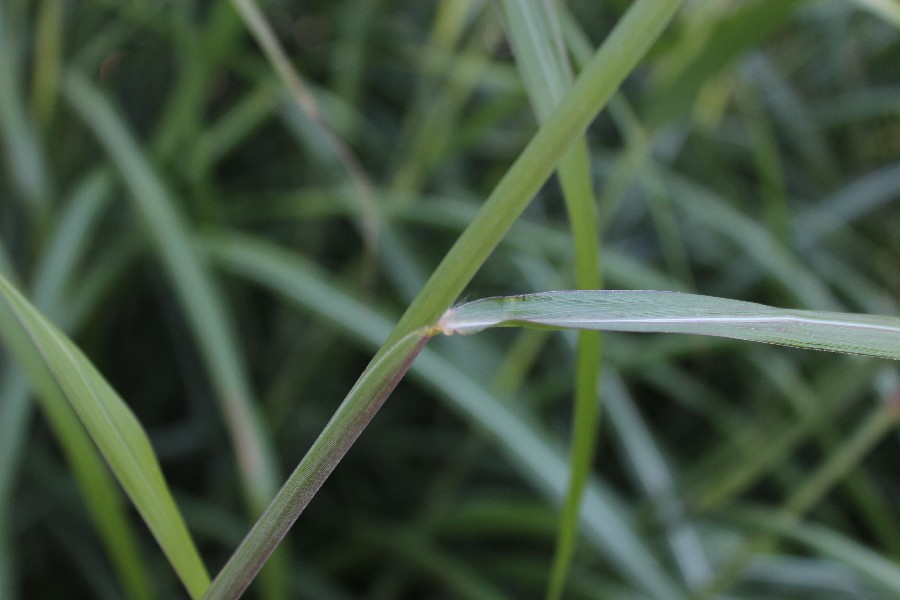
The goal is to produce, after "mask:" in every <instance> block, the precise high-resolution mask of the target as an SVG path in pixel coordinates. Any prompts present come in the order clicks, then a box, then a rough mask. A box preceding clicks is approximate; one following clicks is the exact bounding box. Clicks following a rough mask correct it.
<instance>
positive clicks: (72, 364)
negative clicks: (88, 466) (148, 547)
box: [0, 277, 209, 598]
mask: <svg viewBox="0 0 900 600" xmlns="http://www.w3.org/2000/svg"><path fill="white" fill-rule="evenodd" d="M0 335H2V337H3V339H4V341H5V342H6V343H7V345H8V346H9V347H10V348H11V350H12V353H13V355H14V356H15V357H16V358H17V359H18V360H19V362H20V363H21V364H22V365H23V367H24V368H25V370H26V372H27V374H28V375H29V377H30V379H31V381H32V384H33V385H34V386H35V387H36V388H37V389H38V390H44V389H46V388H47V387H48V386H58V388H59V390H61V391H62V394H63V395H64V396H65V398H66V399H67V400H68V401H69V402H70V403H71V405H72V408H74V409H75V412H76V413H77V414H78V417H79V418H80V419H81V422H82V423H83V424H84V426H85V428H86V429H87V431H88V433H89V434H90V436H91V438H92V439H93V440H94V443H95V444H97V447H98V448H99V449H100V452H101V453H102V454H103V456H104V458H105V459H106V461H107V463H108V464H109V466H110V468H111V469H112V471H113V473H115V475H116V478H117V479H118V480H119V482H120V483H121V484H122V487H123V488H124V489H125V492H126V493H127V494H128V496H129V497H130V498H131V501H132V502H133V503H134V505H135V507H136V508H137V510H138V512H139V513H140V514H141V516H142V517H143V519H144V521H145V522H146V523H147V526H148V527H149V528H150V530H151V531H152V533H153V535H154V537H156V540H157V542H159V545H160V547H161V548H162V549H163V552H164V553H165V554H166V556H167V557H168V559H169V561H170V562H171V564H172V566H173V567H174V568H175V571H176V572H177V573H178V576H179V577H180V578H181V581H182V582H183V583H184V586H185V587H186V588H187V590H188V591H189V592H190V594H191V597H193V598H198V597H200V595H201V594H202V593H203V591H204V590H205V589H206V587H207V585H208V584H209V577H208V576H207V573H206V569H205V567H204V566H203V562H202V561H201V560H200V555H199V554H198V553H197V550H196V548H195V547H194V542H193V540H192V539H191V536H190V534H189V533H188V531H187V527H186V526H185V524H184V521H183V520H182V517H181V513H180V512H179V511H178V508H177V506H176V505H175V501H174V500H173V499H172V495H171V493H170V492H169V488H168V486H167V485H166V482H165V479H164V477H163V474H162V470H161V469H160V467H159V463H158V462H157V460H156V455H155V454H154V452H153V448H152V446H151V445H150V440H149V439H148V438H147V435H146V433H145V432H144V430H143V428H142V427H141V425H140V423H138V421H137V419H136V418H135V416H134V414H132V412H131V410H130V409H129V408H128V406H127V405H126V404H125V403H124V402H123V401H122V399H121V398H119V397H118V395H117V394H116V393H115V391H114V390H113V389H112V388H111V387H110V386H109V384H108V383H107V382H106V380H105V379H104V378H103V377H102V376H101V375H100V373H98V372H97V370H96V369H95V368H94V366H93V365H92V364H91V362H90V361H89V360H88V359H87V358H86V357H85V356H84V354H82V353H81V351H80V350H79V349H78V348H77V347H76V346H75V345H74V344H73V343H72V342H71V341H70V340H69V339H68V338H67V337H66V336H65V335H64V334H63V333H62V332H60V331H59V330H58V329H57V328H56V327H55V326H54V325H52V324H51V323H50V322H49V321H48V320H47V319H46V318H44V317H43V316H42V315H41V314H40V312H38V311H37V309H35V308H34V307H33V306H32V305H31V304H30V303H29V302H28V301H27V300H26V299H25V298H24V297H22V295H21V294H19V292H18V291H17V290H16V289H15V288H14V287H13V286H12V285H11V284H10V283H9V282H8V281H6V279H4V278H2V277H0Z"/></svg>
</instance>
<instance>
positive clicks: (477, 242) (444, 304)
mask: <svg viewBox="0 0 900 600" xmlns="http://www.w3.org/2000/svg"><path fill="white" fill-rule="evenodd" d="M681 2H682V0H638V1H637V2H635V3H634V4H633V5H632V6H631V8H630V9H629V11H628V13H626V15H625V16H624V17H623V18H622V19H621V21H620V22H619V23H618V25H617V26H616V28H615V29H614V30H613V32H612V33H611V34H610V36H609V38H607V40H606V42H604V44H603V46H602V47H601V48H600V49H599V50H598V51H597V53H596V55H595V56H594V58H593V59H592V60H591V62H590V63H589V64H588V66H587V67H586V68H585V69H584V71H583V72H582V74H581V75H580V76H579V78H578V80H577V81H576V82H575V85H574V86H573V87H572V89H571V90H570V91H569V93H568V94H567V95H566V97H565V98H564V99H563V101H562V103H561V104H560V105H559V107H558V108H557V109H556V110H555V111H554V112H553V115H552V116H551V117H550V118H549V119H548V120H547V122H546V123H544V125H542V126H541V128H540V130H539V131H538V133H537V134H536V135H535V137H534V138H533V139H532V141H531V142H530V143H529V145H528V147H527V148H526V149H525V150H524V151H523V153H522V155H521V156H520V157H519V158H518V159H517V160H516V162H515V163H514V165H513V166H512V167H511V168H510V170H509V171H508V172H507V173H506V175H505V176H504V177H503V179H502V180H501V182H500V183H498V185H497V187H496V188H495V189H494V192H493V193H492V194H491V196H490V197H489V198H488V200H487V202H486V203H485V204H484V207H483V208H482V210H481V212H479V214H478V216H477V217H476V219H475V220H474V221H473V222H472V224H471V225H470V226H469V227H468V228H467V229H466V231H465V232H463V234H462V235H461V236H460V238H459V239H458V240H457V241H456V243H455V244H454V246H453V247H452V248H451V250H450V251H449V252H448V253H447V255H446V256H445V257H444V259H443V260H442V261H441V263H440V265H439V266H438V267H437V269H436V270H435V271H434V272H433V273H432V276H431V278H430V279H429V280H428V282H427V283H426V284H425V286H424V287H423V288H422V290H421V291H420V293H419V294H418V296H417V297H416V299H415V300H413V302H412V304H411V305H410V306H409V308H408V309H407V311H406V313H405V314H404V315H403V317H402V318H401V319H400V322H399V323H398V324H397V326H396V327H395V328H394V330H393V332H392V333H391V335H390V336H389V337H388V339H387V341H385V342H384V344H383V345H382V346H381V349H380V350H379V351H378V353H376V355H375V357H374V358H373V359H372V362H371V363H370V364H369V367H367V369H366V371H365V372H364V373H363V374H362V375H361V377H360V381H365V380H367V379H371V378H372V377H373V376H374V375H373V370H375V369H378V370H386V371H391V367H393V369H394V370H395V371H394V372H396V369H398V368H400V367H403V366H405V365H404V363H405V362H406V361H407V360H408V359H409V357H408V355H407V354H406V353H405V352H397V351H396V348H397V344H398V343H401V341H402V340H407V339H409V336H412V337H413V339H415V336H416V335H419V333H418V332H420V331H422V330H423V328H431V327H433V326H434V324H435V323H436V322H437V320H438V319H439V318H440V316H441V315H442V314H443V313H444V312H445V311H446V310H447V308H448V307H449V306H450V305H451V304H452V303H453V302H454V300H455V299H456V298H457V297H458V296H459V294H460V293H461V292H462V290H463V288H464V287H465V286H466V285H467V284H468V283H469V281H470V280H471V279H472V277H473V276H474V275H475V273H476V272H477V270H478V269H479V268H480V267H481V265H482V264H483V263H484V262H485V260H487V257H488V256H489V255H490V253H491V252H492V251H493V249H494V248H496V247H497V245H498V244H499V243H500V241H501V239H502V238H503V236H504V234H505V233H506V232H507V231H508V230H509V228H510V227H511V226H512V224H513V223H514V222H515V220H516V219H517V218H518V216H519V215H520V214H521V213H522V211H523V210H524V209H525V207H526V206H527V204H528V202H529V201H530V200H531V198H532V197H533V196H534V194H535V193H536V192H537V191H538V189H539V188H540V187H541V185H543V183H544V182H545V181H546V180H547V178H548V177H549V176H550V175H551V173H552V172H553V169H554V166H555V162H556V161H557V160H558V157H559V156H560V155H561V154H562V153H563V152H565V150H566V149H567V148H568V147H569V146H570V145H571V143H572V141H573V140H574V139H576V138H577V137H578V136H579V135H580V134H581V133H583V132H584V130H585V129H586V128H587V126H588V124H589V123H590V122H591V121H592V120H593V119H594V117H595V116H596V114H597V111H598V110H600V108H602V107H603V105H604V104H605V103H606V102H607V101H608V99H609V98H610V97H611V96H612V94H613V93H614V92H615V90H616V89H617V88H618V86H619V85H620V84H621V83H622V81H624V79H625V78H626V77H627V76H628V75H629V74H630V73H631V71H632V70H633V69H634V67H635V65H636V64H637V63H638V61H639V60H640V59H641V58H642V57H643V56H644V54H645V53H646V52H647V50H649V48H650V46H651V45H652V43H653V42H654V41H655V40H656V39H657V37H658V36H659V35H660V34H661V33H662V30H663V29H664V28H665V26H666V25H667V24H668V22H669V20H670V19H671V18H672V16H673V15H674V14H675V12H676V11H677V10H678V8H679V7H680V6H681ZM389 356H392V358H391V359H390V362H391V363H393V365H390V364H388V365H385V364H384V361H383V360H382V359H383V358H385V357H389ZM407 368H408V367H407ZM404 372H405V369H404ZM384 389H386V388H384V387H383V386H381V385H375V384H366V385H363V386H362V387H360V386H354V388H353V390H352V391H351V393H350V395H348V396H347V398H346V399H345V401H344V404H342V406H341V408H339V409H338V415H340V418H341V419H343V418H346V417H347V415H346V413H345V410H363V411H365V410H368V409H369V407H372V406H375V407H377V406H378V405H379V402H378V401H379V398H378V394H380V393H382V392H383V391H384ZM338 415H336V417H337V416H338ZM332 433H338V431H334V432H331V431H329V432H328V435H331V434H332ZM343 433H344V435H346V431H344V432H343ZM323 435H325V433H324V432H323ZM356 435H358V432H356ZM353 439H355V435H354V437H353ZM350 441H351V443H352V439H351V440H350ZM344 451H346V449H344ZM315 454H316V453H312V452H311V453H310V454H308V455H307V456H310V457H311V460H312V461H313V463H314V464H312V465H311V466H310V467H304V468H303V469H300V467H298V470H299V471H304V470H306V469H307V468H309V469H311V471H310V472H308V473H306V474H304V475H303V478H306V477H307V476H312V477H313V479H312V481H313V483H314V484H315V485H310V484H309V482H307V483H305V484H303V485H305V486H306V487H307V493H308V494H310V495H309V496H303V495H301V496H299V497H297V496H296V494H297V482H296V481H292V480H289V484H287V485H286V486H285V487H284V488H282V491H280V492H279V495H278V496H276V498H275V499H274V500H273V503H272V506H276V507H278V510H277V511H276V512H278V513H279V514H278V515H277V518H279V519H281V522H280V523H275V522H264V523H263V525H262V526H261V528H260V529H259V530H257V531H253V530H251V533H250V535H249V536H248V538H246V539H245V540H244V542H242V544H241V546H240V547H239V548H238V549H237V551H236V553H235V555H234V556H233V558H234V559H235V560H231V561H229V563H228V564H227V565H226V567H225V568H224V569H223V571H221V572H220V574H219V575H218V576H217V579H220V580H221V581H223V582H226V583H224V584H223V585H221V586H219V587H218V588H217V589H216V590H215V591H214V592H213V593H211V594H210V596H209V597H210V598H224V597H229V594H233V593H235V592H238V593H239V592H240V590H241V589H243V587H241V586H246V585H248V584H249V581H250V579H252V578H253V577H254V576H255V574H256V572H257V570H258V569H259V568H260V566H261V565H262V564H263V563H264V562H265V560H266V559H267V558H268V554H269V553H270V552H271V551H272V549H273V548H274V547H275V544H277V543H278V542H279V541H280V539H281V537H283V536H284V534H285V533H287V530H288V529H289V528H290V527H291V525H293V523H294V520H295V519H296V518H297V515H298V514H299V511H295V510H293V508H292V507H289V506H279V505H280V504H281V503H282V502H285V501H294V500H297V501H302V502H300V504H301V506H300V510H302V507H303V506H305V505H306V503H307V502H308V501H309V500H310V498H311V494H314V493H315V491H316V490H317V489H318V487H317V486H318V485H321V481H318V482H317V483H316V478H317V477H318V476H319V475H318V474H317V473H318V472H319V470H320V465H316V464H315V463H317V462H318V461H320V460H321V459H322V457H321V456H316V455H315ZM341 456H343V452H341V453H340V454H339V455H337V456H336V458H335V459H333V460H334V461H335V462H332V463H331V465H330V466H331V468H333V467H334V465H335V464H336V461H337V460H340V458H341ZM304 461H306V459H304ZM302 466H303V463H302V462H301V467H302ZM329 472H330V470H329ZM296 473H297V472H295V474H296ZM293 478H294V475H292V479H293ZM276 537H277V539H275V538H276ZM266 538H268V539H266ZM273 542H274V543H273Z"/></svg>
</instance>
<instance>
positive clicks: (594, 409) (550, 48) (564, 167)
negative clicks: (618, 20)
mask: <svg viewBox="0 0 900 600" xmlns="http://www.w3.org/2000/svg"><path fill="white" fill-rule="evenodd" d="M503 11H504V15H505V16H506V21H507V23H508V30H509V36H510V39H511V41H512V44H513V48H514V50H515V55H516V66H517V68H518V70H519V72H520V73H521V74H522V79H523V80H524V82H525V87H526V89H527V90H528V97H529V98H530V99H531V103H532V105H533V106H534V110H535V113H536V114H537V116H538V120H539V121H541V122H544V121H546V120H547V119H548V118H549V117H550V115H551V114H552V113H553V109H554V108H556V107H557V105H559V102H560V100H561V99H562V98H563V97H564V96H565V93H566V91H567V90H568V89H569V88H570V87H571V86H572V80H573V76H572V71H571V67H570V66H569V62H568V60H567V57H566V53H565V43H564V41H563V37H562V32H561V30H560V28H559V15H558V14H557V13H556V9H555V6H554V4H553V3H552V2H513V1H509V0H507V1H504V2H503ZM559 179H560V183H561V185H562V189H563V197H564V198H565V202H566V210H567V211H568V214H569V224H570V227H571V230H572V238H573V241H574V247H575V279H576V285H577V287H578V289H582V290H590V289H598V288H600V287H601V281H600V259H599V256H600V242H599V235H598V228H597V209H596V200H595V198H594V190H593V185H592V182H591V167H590V155H589V153H588V146H587V142H586V141H585V139H584V138H583V137H582V138H580V139H579V140H578V141H576V142H575V143H573V144H572V145H571V146H569V149H568V150H567V151H566V153H565V154H564V155H563V157H562V159H561V160H560V162H559ZM576 356H577V359H576V369H575V385H574V387H575V398H574V403H575V408H574V410H573V412H572V442H571V450H570V458H569V463H570V476H569V491H568V493H567V494H566V499H565V502H564V503H563V511H562V516H561V519H560V524H559V531H558V537H557V542H556V551H555V554H554V559H553V567H552V569H551V571H550V582H549V585H548V587H547V597H548V598H561V597H562V595H563V588H564V587H565V583H566V579H567V576H568V572H569V565H570V563H571V560H572V554H573V552H574V550H575V543H576V541H577V538H578V511H579V508H580V506H581V497H582V496H583V495H584V489H585V486H586V485H587V481H588V479H589V477H590V472H591V466H592V463H593V459H594V455H595V448H596V446H597V432H598V430H599V428H598V424H599V422H600V402H598V400H597V384H598V379H599V373H600V358H601V347H600V334H599V333H598V332H593V331H580V332H579V334H578V348H577V351H576Z"/></svg>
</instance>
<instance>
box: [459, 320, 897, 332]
mask: <svg viewBox="0 0 900 600" xmlns="http://www.w3.org/2000/svg"><path fill="white" fill-rule="evenodd" d="M508 321H520V322H525V323H536V324H541V325H559V326H561V327H571V328H578V327H579V326H582V325H585V326H586V325H594V324H600V323H603V324H609V325H618V324H629V323H640V324H643V325H677V324H701V325H702V324H707V323H709V324H713V323H731V324H744V323H798V324H805V325H822V326H827V327H840V328H845V329H869V330H873V331H880V332H883V333H895V334H897V335H900V327H891V326H890V325H876V324H871V323H853V322H847V321H831V320H825V319H815V318H809V317H797V316H783V317H668V318H659V317H649V318H613V319H607V318H598V319H591V320H565V319H552V318H551V319H547V318H542V317H524V316H523V317H515V316H505V317H503V318H502V319H490V320H483V321H463V322H461V323H454V321H453V318H452V316H451V317H450V318H449V319H447V320H446V321H445V322H444V323H443V326H444V331H447V332H450V333H452V332H460V333H462V332H464V331H466V330H471V329H485V328H488V327H492V326H494V325H499V324H501V323H504V322H508Z"/></svg>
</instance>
